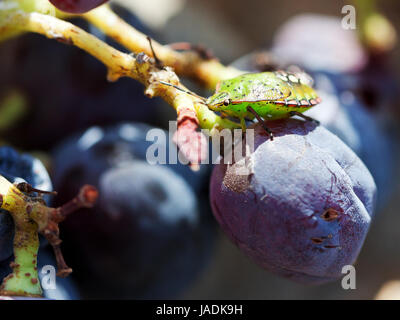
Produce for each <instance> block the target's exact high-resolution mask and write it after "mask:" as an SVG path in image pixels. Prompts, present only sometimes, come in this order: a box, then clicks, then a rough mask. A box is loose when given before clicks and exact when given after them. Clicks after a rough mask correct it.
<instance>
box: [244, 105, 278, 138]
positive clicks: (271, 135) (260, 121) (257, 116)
mask: <svg viewBox="0 0 400 320" xmlns="http://www.w3.org/2000/svg"><path fill="white" fill-rule="evenodd" d="M247 111H249V112H251V113H252V114H253V115H254V116H255V117H256V119H257V120H258V122H259V123H260V124H261V125H262V127H263V128H264V130H265V131H267V133H268V134H269V138H270V139H271V141H272V140H274V135H273V133H272V131H271V130H270V129H269V128H268V127H267V125H266V124H265V121H264V120H263V119H262V118H261V117H260V116H259V115H258V113H257V112H256V110H254V109H253V108H252V107H250V106H247Z"/></svg>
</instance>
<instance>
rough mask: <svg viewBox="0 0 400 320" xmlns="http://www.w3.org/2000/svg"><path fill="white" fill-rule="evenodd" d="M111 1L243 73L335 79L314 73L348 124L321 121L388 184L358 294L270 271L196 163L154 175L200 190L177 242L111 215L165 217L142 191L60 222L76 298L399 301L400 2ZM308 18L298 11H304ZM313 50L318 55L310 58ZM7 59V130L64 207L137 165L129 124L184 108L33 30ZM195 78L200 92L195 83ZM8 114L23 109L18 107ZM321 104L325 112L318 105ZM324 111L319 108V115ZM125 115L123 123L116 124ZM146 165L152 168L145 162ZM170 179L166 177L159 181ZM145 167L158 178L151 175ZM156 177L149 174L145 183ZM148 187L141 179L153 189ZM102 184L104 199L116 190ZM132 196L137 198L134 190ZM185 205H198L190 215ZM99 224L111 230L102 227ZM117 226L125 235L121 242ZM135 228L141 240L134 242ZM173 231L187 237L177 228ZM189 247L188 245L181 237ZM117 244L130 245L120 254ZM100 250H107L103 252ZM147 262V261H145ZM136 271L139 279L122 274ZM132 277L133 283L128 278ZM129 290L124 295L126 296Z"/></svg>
mask: <svg viewBox="0 0 400 320" xmlns="http://www.w3.org/2000/svg"><path fill="white" fill-rule="evenodd" d="M111 3H113V4H115V5H116V7H114V8H115V10H116V11H117V12H118V13H120V15H121V16H122V17H124V18H125V19H126V20H127V21H128V22H130V23H131V24H133V25H134V26H135V27H137V28H138V29H139V30H142V31H143V32H145V33H147V34H150V35H151V36H153V37H154V38H155V39H156V40H158V41H160V42H161V43H173V42H181V41H188V42H190V43H200V44H203V45H205V46H206V47H208V48H211V49H212V50H213V52H214V54H215V55H216V56H217V57H218V58H219V59H220V60H221V62H223V63H224V64H227V65H229V64H234V65H235V66H238V67H240V68H244V69H247V70H266V69H268V68H271V67H282V66H284V67H286V66H288V65H292V64H295V65H299V66H300V67H301V68H304V69H306V71H308V72H310V73H311V74H312V75H313V76H314V77H315V78H316V79H321V78H322V77H325V78H326V79H328V81H329V83H330V84H329V86H328V87H329V88H331V87H333V88H334V89H332V90H331V89H327V87H326V81H325V82H324V81H320V82H318V80H316V82H317V83H316V84H317V88H320V89H321V90H322V91H324V90H326V92H327V94H330V95H333V96H334V97H335V98H337V101H338V102H336V105H334V106H333V107H332V108H337V113H338V114H340V116H341V117H342V118H341V119H343V117H344V119H346V121H347V120H348V121H347V122H340V123H338V121H335V119H336V118H335V115H327V116H326V120H324V121H325V122H324V121H321V122H322V123H323V125H326V126H327V127H328V129H330V130H331V131H333V132H334V133H336V134H337V135H338V136H339V137H340V138H342V140H343V141H344V142H346V143H347V144H348V145H349V146H350V147H351V148H352V149H353V150H354V151H355V152H356V153H357V154H358V155H359V156H360V158H361V159H362V160H363V161H364V162H365V163H366V165H367V167H368V168H369V169H370V171H371V173H372V175H373V176H374V178H375V180H376V183H377V185H378V188H379V193H378V205H377V214H376V217H375V220H374V221H373V223H372V225H371V230H370V232H369V234H368V236H367V239H366V242H365V245H364V247H363V249H362V251H361V254H360V256H359V258H358V260H357V263H356V271H357V283H356V285H357V289H356V290H344V289H342V287H341V283H340V281H336V282H333V283H330V284H326V285H321V286H306V285H301V284H296V283H294V282H292V281H290V280H287V279H284V278H281V277H278V276H275V275H273V274H272V273H270V272H268V271H265V270H263V269H261V268H260V267H258V266H257V265H256V264H255V263H253V262H252V261H250V260H249V259H248V258H247V257H246V256H245V255H244V254H242V253H241V252H240V251H239V250H238V249H237V248H236V247H235V246H234V245H233V244H232V243H231V242H230V241H229V240H228V238H227V237H226V236H225V235H224V234H223V233H222V231H221V230H220V228H219V226H218V225H217V223H216V221H215V219H214V218H213V217H212V212H211V209H210V208H209V205H208V199H207V198H208V181H209V180H208V177H209V175H210V171H211V170H210V169H211V168H207V167H205V168H202V169H201V170H200V172H199V173H196V174H194V173H191V172H189V169H187V168H180V169H176V168H173V169H171V172H172V173H165V180H163V181H161V182H160V181H159V180H157V181H156V182H154V181H155V180H154V181H153V182H154V183H156V184H157V183H158V185H157V186H158V188H161V189H163V188H164V189H165V185H167V181H172V180H173V179H174V178H173V177H172V176H171V177H168V174H174V177H176V178H177V181H176V185H177V188H180V187H179V186H178V185H180V184H182V186H186V185H189V187H190V192H191V194H188V195H187V198H188V199H191V197H192V196H193V197H194V198H193V201H192V202H190V203H187V204H185V205H186V206H187V207H182V208H179V210H182V213H181V216H179V217H177V218H176V219H177V221H178V220H179V221H180V219H181V218H182V217H183V216H185V219H188V220H190V219H191V218H190V217H186V216H189V215H190V216H192V215H196V216H197V218H198V220H197V222H196V225H195V227H193V228H194V229H193V230H194V231H193V230H192V229H191V228H192V227H190V228H189V227H187V226H183V225H181V224H180V222H179V228H175V227H174V229H173V230H172V231H171V233H174V237H170V235H169V234H166V235H165V237H164V236H163V237H160V238H157V239H156V238H154V237H153V234H154V233H155V232H156V231H154V230H166V227H165V226H166V225H167V228H170V225H169V224H164V223H165V222H162V223H161V224H157V226H156V227H155V228H154V229H152V228H148V223H150V224H151V223H153V222H148V221H147V220H146V221H144V220H143V221H142V220H140V219H139V220H140V221H139V222H140V223H138V222H137V221H133V222H132V221H131V220H129V219H128V220H129V221H130V222H129V223H132V224H133V225H134V227H132V228H134V229H129V228H124V227H123V226H124V225H125V226H126V223H125V220H124V219H122V220H120V221H118V219H116V220H115V219H114V218H115V217H114V216H121V215H122V216H123V215H124V213H121V212H138V211H140V212H153V211H154V212H156V214H157V215H162V214H163V212H164V211H163V210H164V209H163V208H156V209H154V208H150V207H151V205H152V204H154V202H156V201H158V200H157V199H144V198H143V199H142V198H140V196H137V197H138V199H139V198H140V199H139V200H140V201H142V202H140V203H142V204H143V205H142V207H139V208H131V207H129V208H116V207H115V206H114V207H113V206H111V207H107V206H105V205H103V204H102V205H100V206H99V207H97V208H96V209H95V210H96V214H98V216H100V217H101V218H100V220H98V221H97V222H93V219H94V217H92V216H90V213H84V214H81V215H79V214H77V215H74V216H73V217H71V221H67V222H66V223H65V226H64V227H61V232H62V233H61V237H62V238H63V239H64V240H65V241H64V243H63V246H64V247H65V256H66V260H67V261H68V262H69V264H70V265H71V266H72V267H73V269H74V274H73V275H72V277H71V281H72V282H73V283H74V285H75V286H76V287H77V288H78V289H77V291H79V296H80V297H83V298H96V297H100V298H119V297H122V298H182V299H373V298H376V297H378V298H382V297H383V298H400V285H399V284H398V282H396V281H400V249H399V246H398V243H400V231H399V230H400V214H399V210H398V206H399V205H400V202H399V199H400V184H399V181H400V176H399V172H398V170H397V163H398V145H399V143H398V141H399V140H398V138H399V136H398V126H399V120H400V118H399V115H400V114H399V111H398V110H399V108H398V107H399V102H398V97H397V95H398V93H399V91H398V88H399V87H398V84H399V83H398V79H399V75H400V51H399V46H398V45H397V42H396V33H398V32H399V28H400V25H399V24H398V21H400V2H399V1H396V0H381V1H373V2H372V1H350V0H349V1H337V0H335V1H324V2H322V1H318V0H303V1H297V2H294V1H289V0H268V1H262V0H246V1H242V0H229V1H228V0H202V1H195V0H147V1H139V0H129V1H128V0H115V1H112V2H111ZM362 3H364V4H362ZM367 3H368V4H371V3H375V5H376V8H375V9H372V11H369V10H371V9H370V7H369V6H368V4H367ZM347 4H351V5H354V6H355V7H356V12H357V22H356V23H357V29H356V30H344V29H343V28H341V27H340V21H341V19H342V17H343V16H344V15H343V14H342V13H341V11H342V7H343V6H344V5H347ZM359 6H360V7H359ZM376 12H379V13H380V14H382V15H383V16H384V17H385V18H386V19H387V20H385V19H384V21H383V22H382V21H381V20H378V22H376V21H375V22H372V27H369V29H368V28H366V27H365V28H364V27H363V26H364V24H363V23H365V21H364V20H363V19H364V17H368V16H369V14H371V13H376ZM299 15H302V16H301V17H300V18H299ZM74 23H76V24H78V25H79V26H81V27H83V28H86V29H87V30H89V31H91V32H92V33H94V34H96V35H97V36H99V37H102V38H103V39H104V40H106V41H109V43H111V44H113V45H116V44H115V43H114V42H112V41H111V40H109V39H106V37H104V36H103V35H102V34H101V33H100V32H99V31H98V30H96V29H95V28H93V27H90V26H88V25H87V23H86V22H84V21H81V20H76V21H75V20H74ZM365 30H369V31H365ZM371 30H372V31H371ZM364 31H365V33H364ZM376 39H378V40H376ZM382 39H383V40H382ZM379 40H382V41H379ZM119 48H120V47H119ZM120 49H122V48H120ZM265 50H268V53H266V51H265ZM260 52H261V55H260ZM293 53H295V54H293ZM310 55H312V57H313V59H312V61H311V62H310V59H309V57H310ZM0 61H1V62H0V64H1V66H0V115H6V116H7V117H8V118H7V119H8V120H4V121H2V120H1V119H0V133H1V137H2V139H3V140H4V142H6V143H8V144H11V145H13V146H15V147H16V148H18V149H19V150H23V151H26V152H32V153H33V154H34V155H36V156H37V157H39V158H40V159H41V160H42V161H43V162H44V163H45V164H46V165H47V168H48V169H49V171H50V175H51V176H52V178H53V179H54V180H53V183H54V187H55V189H56V190H57V191H59V194H60V197H59V198H57V200H56V203H61V202H62V201H64V200H65V199H68V197H70V196H71V195H72V194H74V193H75V192H76V188H77V185H79V184H82V183H91V182H93V183H95V184H97V185H101V186H104V184H105V185H107V183H106V182H104V181H108V180H106V179H112V178H113V174H115V176H114V177H118V174H121V175H123V173H119V172H116V171H115V172H114V171H112V170H111V169H113V170H114V169H119V166H118V165H115V163H119V162H120V161H121V160H120V159H121V157H125V156H126V155H127V154H128V155H129V157H128V158H129V160H128V162H130V165H135V166H136V165H140V164H141V161H142V160H143V153H141V151H140V150H142V149H143V148H144V145H145V144H144V143H142V142H143V140H144V138H143V136H140V135H138V134H135V135H133V136H131V138H126V134H123V132H125V133H126V132H127V131H126V130H128V129H127V128H128V127H129V128H131V129H129V130H131V131H129V130H128V131H129V132H132V130H133V131H135V130H137V128H138V123H140V125H142V124H146V125H150V126H156V127H161V128H164V129H167V128H168V120H173V119H174V117H175V114H174V111H173V110H172V109H171V108H169V107H168V106H166V105H165V104H164V103H163V102H162V101H159V100H157V99H156V100H149V99H146V98H145V97H144V96H143V94H142V87H141V86H140V85H138V84H135V83H133V81H131V80H129V79H121V80H119V81H118V82H117V83H107V82H106V80H105V77H104V75H105V69H104V68H103V66H102V65H101V64H100V63H98V62H97V61H95V60H94V59H93V58H91V57H89V56H87V55H86V54H84V53H82V52H80V51H79V50H78V49H76V48H72V47H66V46H65V45H63V44H59V43H55V42H53V41H50V40H46V39H44V38H42V37H40V36H37V35H24V36H22V37H20V38H18V39H13V40H10V41H8V42H7V43H4V44H0ZM325 78H324V79H325ZM192 85H193V87H194V88H196V87H195V84H192ZM349 94H350V95H351V97H354V99H355V100H352V101H353V102H352V103H347V102H346V101H347V100H346V97H348V96H349ZM354 101H356V103H354ZM54 105H57V108H54ZM322 105H323V104H322ZM9 106H12V107H9ZM10 109H12V110H16V109H17V110H19V111H18V112H16V114H14V113H13V112H10V111H9V110H10ZM335 110H336V109H335ZM320 112H322V113H324V111H323V110H322V111H320ZM318 116H321V117H324V115H323V114H319V115H318V114H317V118H318ZM0 118H1V117H0ZM324 119H325V118H324ZM122 122H126V123H128V124H125V126H124V125H122V127H121V123H122ZM343 123H346V124H345V125H343ZM140 125H139V128H141V127H140ZM93 126H96V127H93ZM93 128H95V129H93ZM96 128H97V129H96ZM99 128H100V129H99ZM106 128H107V129H106ZM108 128H111V129H108ZM132 128H133V129H132ZM96 130H100V131H101V137H102V138H101V139H99V138H93V137H95V136H96V134H97V135H98V134H99V133H98V132H99V131H96ZM84 137H85V138H88V137H89V138H90V137H92V139H94V141H95V142H93V144H95V145H96V146H95V148H94V147H92V146H90V147H87V148H86V149H82V148H83V147H82V146H81V144H80V145H79V143H78V142H79V141H82V139H83V138H84ZM96 137H97V136H96ZM96 139H97V140H96ZM89 140H90V139H89ZM99 140H101V141H99ZM77 141H78V142H77ZM133 145H134V146H133ZM132 146H133V147H132ZM121 150H122V151H121ZM78 154H80V155H79V156H78ZM82 154H83V155H82ZM75 155H77V156H75ZM69 158H76V159H69ZM88 159H91V160H90V161H97V160H93V159H100V160H98V162H96V165H95V166H97V167H96V169H93V168H89V167H90V165H89V164H88V163H89V162H88V161H89V160H88ZM138 159H141V160H140V161H139V160H138ZM85 161H86V162H85ZM124 161H125V162H126V157H125V158H124ZM92 163H93V162H90V164H92ZM97 163H98V164H97ZM97 169H98V170H97ZM110 170H111V173H110ZM135 170H136V169H135ZM143 170H145V169H143ZM106 171H107V172H106ZM104 172H106V173H107V175H105V174H104ZM135 172H136V171H135ZM137 172H143V171H142V169H140V170H138V171H137ZM138 174H139V173H138ZM162 174H164V173H158V174H157V177H159V176H160V175H162ZM155 175H156V173H155ZM155 175H154V176H155ZM148 176H152V173H150V172H149V175H148ZM178 178H179V179H178ZM154 179H156V178H154ZM170 179H172V180H170ZM180 179H183V181H181V180H180ZM71 180H74V181H73V182H71ZM111 181H112V180H111ZM143 183H145V182H143ZM151 186H153V185H151V183H150V182H149V188H151ZM129 187H130V188H132V190H140V189H141V186H140V185H139V186H135V185H131V186H129ZM142 187H143V188H145V185H144V184H143V185H142ZM153 187H154V186H153ZM104 188H106V189H105V194H107V196H108V193H107V187H104ZM135 188H136V189H135ZM146 188H147V185H146ZM182 188H183V187H182ZM164 189H163V190H164ZM149 190H150V189H149ZM151 190H153V189H151ZM138 192H139V191H138ZM163 192H165V193H166V194H167V196H165V195H164V196H165V197H166V198H167V199H168V201H170V202H171V203H174V201H175V200H176V199H173V198H174V195H169V194H168V192H167V191H166V190H164V191H163ZM110 197H112V195H110ZM126 197H128V198H129V195H127V196H126ZM175 197H176V196H175ZM63 198H65V199H63ZM139 200H138V201H139ZM121 201H122V202H123V201H124V200H121ZM149 206H150V207H149ZM188 208H189V209H188ZM165 210H167V209H165ZM179 210H178V209H177V210H176V211H177V212H178V211H179ZM185 210H189V211H190V214H188V213H187V212H186V211H185ZM116 212H117V213H116ZM176 214H177V215H178V213H176ZM88 215H89V216H88ZM82 216H83V218H82ZM82 219H83V220H82ZM85 219H86V220H85ZM130 219H131V218H130ZM135 219H136V218H133V220H135ZM82 221H83V222H82ZM116 221H117V222H116ZM129 223H128V225H130V224H129ZM146 223H147V224H146ZM157 223H158V222H157ZM99 225H102V226H99ZM104 225H106V226H107V228H108V230H103V229H104ZM120 230H123V231H120ZM132 230H135V231H134V232H133V231H132ZM143 230H145V231H143ZM191 230H192V231H191ZM157 232H158V231H157ZM83 233H85V235H82V234H83ZM116 233H121V234H122V235H120V238H118V240H115V241H113V240H112V237H114V234H116ZM125 233H126V234H125ZM132 233H137V234H139V235H140V237H139V236H138V237H139V238H138V239H136V240H135V239H132ZM178 233H179V234H180V236H175V235H176V234H178ZM78 234H79V235H78ZM74 239H75V240H74ZM94 239H96V240H94ZM146 239H152V240H149V242H152V243H151V244H149V243H147V240H146ZM130 241H137V243H142V244H143V247H142V248H133V249H132V248H126V247H129V246H128V243H129V242H130ZM157 241H159V242H168V244H169V245H170V247H167V249H166V248H164V247H161V246H159V244H158V243H156V242H157ZM91 242H92V243H91ZM153 242H154V243H153ZM186 242H187V245H185V246H182V243H186ZM82 243H85V244H82ZM121 243H123V244H124V245H123V248H122V249H121V248H120V244H121ZM121 246H122V245H121ZM137 246H138V245H136V247H137ZM147 246H148V247H147ZM95 248H98V250H97V251H96V252H95V253H94V251H95ZM103 249H104V251H102V250H103ZM151 250H153V251H152V252H153V253H154V255H155V256H154V257H158V256H159V255H160V254H161V252H163V253H164V254H165V256H163V258H162V260H157V261H158V262H157V263H154V261H155V260H154V259H153V258H154V257H153V258H152V256H151V255H150V254H149V253H148V252H149V251H151ZM104 252H106V253H104ZM166 252H167V253H166ZM152 259H153V260H152ZM139 260H140V261H142V262H140V263H141V264H142V266H139V267H138V266H137V265H136V264H139V262H138V261H139ZM172 260H173V263H172V262H171V261H172ZM175 262H176V263H175ZM154 264H156V266H157V267H158V268H165V270H168V271H165V272H159V271H157V270H152V271H151V273H146V272H148V270H146V269H149V266H150V265H152V268H154ZM178 275H179V276H178ZM119 277H120V278H121V279H119V280H116V281H117V283H120V285H119V286H117V287H114V285H113V284H112V283H111V282H112V281H106V280H105V279H103V278H112V279H117V278H119ZM175 277H176V278H177V279H178V278H179V282H180V285H177V284H176V282H177V281H178V280H176V281H175ZM127 278H132V279H133V280H132V281H130V280H129V281H127V280H126V279H127ZM135 278H141V279H142V280H143V279H145V280H143V281H142V282H145V283H138V281H137V279H135ZM128 284H129V285H131V287H127V286H128ZM122 287H124V288H123V289H122ZM132 288H134V289H132ZM382 290H383V291H382ZM122 291H124V292H125V293H124V294H122V293H121V292H122Z"/></svg>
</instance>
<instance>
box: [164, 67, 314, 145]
mask: <svg viewBox="0 0 400 320" xmlns="http://www.w3.org/2000/svg"><path fill="white" fill-rule="evenodd" d="M162 83H163V84H165V85H169V86H173V85H171V84H169V83H165V82H162ZM173 87H176V86H173ZM176 88H177V89H179V90H182V89H181V88H179V87H176ZM184 91H185V90H184ZM185 92H187V93H188V94H192V95H195V94H193V93H191V92H188V91H185ZM195 96H196V97H198V96H197V95H195ZM203 102H204V103H205V104H206V105H207V107H208V108H209V109H211V110H213V111H216V112H219V113H221V114H222V115H224V116H230V117H234V118H238V119H239V120H240V122H241V125H242V129H243V130H246V122H245V119H249V120H253V119H254V118H257V120H258V121H259V122H261V124H262V125H263V127H264V128H265V130H266V131H267V132H268V133H270V136H271V139H272V138H273V135H272V133H271V131H270V130H269V129H268V127H267V125H266V124H265V121H268V120H277V119H283V118H289V117H292V116H294V115H297V116H300V117H302V118H304V119H306V120H309V121H315V120H314V119H312V118H310V117H307V116H305V115H303V114H302V113H303V112H305V111H306V110H308V109H310V108H311V107H313V106H315V105H316V104H318V103H320V102H321V99H320V98H319V97H318V95H317V93H316V92H315V90H314V89H313V88H312V79H311V77H310V76H308V75H307V74H306V73H303V72H302V73H288V72H284V71H275V72H261V73H247V74H243V75H240V76H238V77H236V78H233V79H228V80H224V81H221V82H220V83H219V84H218V85H217V88H216V91H215V93H214V94H213V95H212V96H211V97H209V98H208V99H204V100H203Z"/></svg>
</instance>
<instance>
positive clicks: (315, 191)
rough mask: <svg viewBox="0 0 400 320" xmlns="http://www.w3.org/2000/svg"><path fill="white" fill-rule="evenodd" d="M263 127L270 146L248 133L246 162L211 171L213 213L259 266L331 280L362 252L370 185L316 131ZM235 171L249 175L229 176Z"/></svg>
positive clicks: (341, 149)
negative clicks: (249, 150) (250, 144)
mask: <svg viewBox="0 0 400 320" xmlns="http://www.w3.org/2000/svg"><path fill="white" fill-rule="evenodd" d="M269 127H270V128H271V130H272V131H273V132H274V134H275V139H274V140H273V141H270V140H268V135H267V134H266V133H265V132H264V131H263V129H262V128H260V127H259V126H256V127H255V149H254V150H255V151H254V152H253V153H252V154H250V155H249V156H248V158H247V161H246V162H244V161H238V162H236V163H234V164H233V165H230V166H227V165H224V164H220V165H217V166H216V167H215V168H214V172H213V175H212V179H211V188H210V201H211V205H212V208H213V212H214V215H215V217H216V218H217V220H218V222H219V223H220V225H221V226H222V228H223V229H224V231H225V232H226V233H227V234H228V236H229V237H230V239H231V240H232V242H234V243H235V244H236V245H237V246H238V247H239V248H240V249H241V250H242V251H243V252H244V253H245V254H246V255H248V256H249V257H251V258H252V259H253V260H254V261H255V262H257V263H258V264H259V265H261V266H262V267H264V268H266V269H269V270H271V271H273V272H274V273H277V274H280V275H283V276H286V277H289V278H292V279H293V280H296V281H300V282H305V283H322V282H327V281H332V280H335V279H337V278H339V277H340V276H341V275H342V274H341V270H342V267H343V266H344V265H349V264H353V263H354V261H355V259H356V258H357V256H358V253H359V251H360V249H361V247H362V244H363V242H364V239H365V237H366V234H367V231H368V228H369V225H370V221H371V217H372V215H373V210H374V205H375V196H376V187H375V182H374V180H373V178H372V176H371V174H370V173H369V171H368V169H367V168H366V167H365V165H364V164H363V163H362V162H361V160H360V159H359V158H358V157H357V156H356V155H355V154H354V152H353V151H351V150H350V149H349V148H348V147H347V146H346V145H345V144H344V143H343V142H342V141H341V140H340V139H338V138H337V137H336V136H335V135H333V134H331V133H330V132H329V131H328V130H326V129H324V128H323V127H322V126H315V124H312V123H310V122H301V121H299V120H295V119H290V120H287V121H280V122H270V123H269ZM245 163H247V164H245ZM242 166H247V167H246V168H248V169H249V170H250V171H249V172H250V174H249V175H238V174H237V172H238V171H237V170H236V169H240V168H242V169H243V167H242Z"/></svg>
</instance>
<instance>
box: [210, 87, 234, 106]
mask: <svg viewBox="0 0 400 320" xmlns="http://www.w3.org/2000/svg"><path fill="white" fill-rule="evenodd" d="M231 103H232V99H231V97H230V94H229V93H228V92H224V91H222V92H217V93H215V94H214V95H212V96H211V97H209V98H208V99H207V101H206V104H207V105H208V107H209V108H210V109H211V110H216V111H218V110H224V109H226V108H228V107H229V105H230V104H231Z"/></svg>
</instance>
